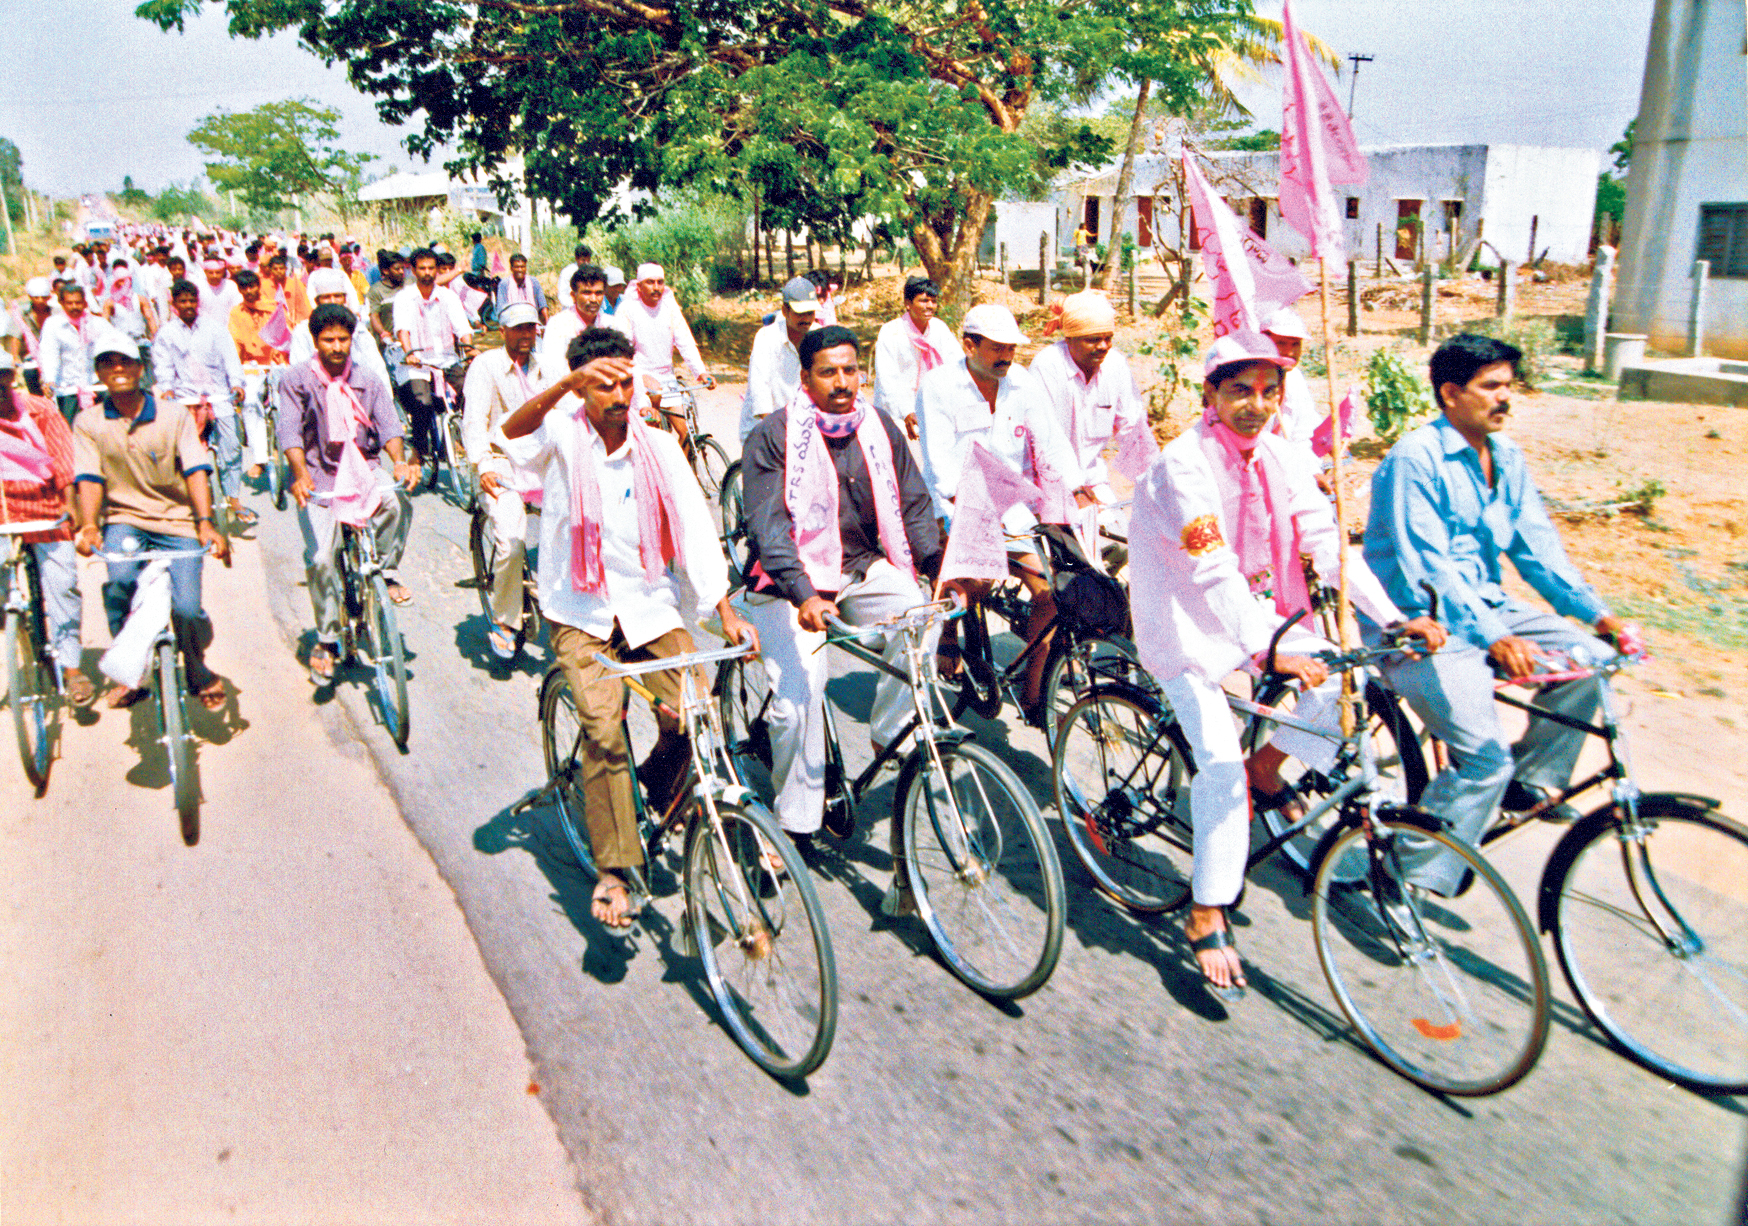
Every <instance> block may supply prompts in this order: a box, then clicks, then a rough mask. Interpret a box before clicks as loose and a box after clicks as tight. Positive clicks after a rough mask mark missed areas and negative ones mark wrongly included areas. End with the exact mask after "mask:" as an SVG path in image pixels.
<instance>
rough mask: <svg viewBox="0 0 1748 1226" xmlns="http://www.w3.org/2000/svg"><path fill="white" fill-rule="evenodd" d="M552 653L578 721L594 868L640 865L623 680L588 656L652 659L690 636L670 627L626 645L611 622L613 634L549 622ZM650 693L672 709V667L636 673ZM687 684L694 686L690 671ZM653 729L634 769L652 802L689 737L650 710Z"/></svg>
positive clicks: (671, 777)
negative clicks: (639, 766) (644, 781)
mask: <svg viewBox="0 0 1748 1226" xmlns="http://www.w3.org/2000/svg"><path fill="white" fill-rule="evenodd" d="M551 639H552V652H553V655H554V657H555V658H556V659H557V661H558V666H559V667H560V668H561V669H563V670H564V675H565V680H566V681H568V682H570V687H571V696H572V698H573V699H574V700H575V702H576V704H577V718H578V720H579V721H580V722H581V724H582V730H583V737H582V746H581V748H580V749H579V751H578V754H579V758H580V763H579V764H580V766H581V767H582V784H583V824H584V825H585V826H586V827H587V828H588V832H589V848H590V850H591V851H592V852H593V853H594V856H595V866H596V867H597V868H599V869H602V870H603V871H604V870H607V869H619V868H635V867H637V866H638V865H640V864H642V863H643V840H642V839H641V838H640V837H639V836H638V832H637V802H636V800H635V799H634V798H633V797H632V793H631V753H630V749H629V747H628V746H627V745H626V743H625V729H624V726H623V724H622V722H621V719H622V713H623V711H624V709H625V694H626V689H625V683H624V682H623V681H621V680H620V679H619V678H618V677H615V676H613V675H612V674H611V673H609V672H608V671H607V670H606V669H605V668H603V667H602V666H601V663H600V661H598V660H596V659H595V653H596V652H600V653H602V654H604V655H606V656H607V657H608V658H610V659H614V660H620V661H623V662H625V663H634V662H637V661H641V660H657V659H661V658H662V657H664V656H675V655H681V654H683V653H685V652H689V651H691V650H693V647H692V636H691V635H689V634H687V633H686V632H685V631H684V630H678V629H676V630H670V631H668V632H667V633H666V634H663V635H661V636H660V637H658V638H656V639H653V640H651V641H650V642H648V643H645V644H644V645H643V646H641V647H637V648H628V647H627V646H626V645H625V635H624V634H623V633H621V631H620V629H619V627H618V625H615V626H614V627H613V637H612V638H610V639H598V638H596V637H595V636H594V635H592V634H588V633H585V632H584V631H582V630H579V629H577V628H576V627H575V626H562V625H559V624H557V623H553V625H552V628H551ZM641 681H642V684H643V685H644V686H646V687H647V688H648V689H649V690H650V691H651V692H652V693H654V694H655V695H656V697H657V698H659V699H661V701H662V702H664V703H666V704H667V705H668V706H669V707H672V708H673V709H674V710H676V711H677V710H679V707H680V673H679V670H678V669H669V670H666V671H663V672H659V673H645V674H644V675H643V677H642V678H641ZM693 682H694V684H699V681H698V678H697V677H696V676H694V678H693ZM656 725H657V727H658V728H659V730H660V735H659V736H658V738H657V740H656V745H655V748H654V749H653V750H651V751H650V755H649V758H648V759H647V760H646V761H645V762H644V765H643V769H642V772H641V773H642V775H643V776H644V778H645V779H647V780H648V782H649V785H650V787H651V789H652V791H653V792H654V799H655V800H656V801H657V802H658V804H659V803H660V801H661V800H662V799H663V798H664V797H666V796H667V795H668V794H669V793H670V792H671V790H672V787H673V784H674V783H675V782H677V780H676V778H675V777H676V775H680V774H683V772H684V771H685V768H686V763H687V761H688V759H689V755H690V753H691V747H690V741H689V739H688V738H687V736H686V733H685V731H684V729H682V728H681V727H680V726H679V725H678V724H677V723H676V722H675V721H674V720H672V719H670V718H668V717H667V716H665V715H663V714H661V713H660V712H657V713H656Z"/></svg>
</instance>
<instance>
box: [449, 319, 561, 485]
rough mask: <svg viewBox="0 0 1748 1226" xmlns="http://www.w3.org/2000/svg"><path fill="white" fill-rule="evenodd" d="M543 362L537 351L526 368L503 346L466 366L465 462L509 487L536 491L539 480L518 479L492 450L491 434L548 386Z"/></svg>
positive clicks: (505, 461)
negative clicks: (520, 365)
mask: <svg viewBox="0 0 1748 1226" xmlns="http://www.w3.org/2000/svg"><path fill="white" fill-rule="evenodd" d="M552 383H553V380H552V378H551V376H550V375H548V374H547V368H546V364H545V362H543V361H542V360H541V357H540V354H539V353H538V352H535V353H531V354H529V355H528V367H527V369H526V370H524V369H522V368H520V367H518V366H516V365H515V364H514V363H513V362H511V361H510V355H509V354H508V353H507V352H505V351H504V350H502V349H493V350H491V351H490V352H488V353H482V354H480V356H479V357H477V358H475V359H474V360H473V365H472V366H469V367H468V368H467V382H466V383H464V384H463V385H462V389H461V400H462V409H461V445H462V446H463V447H465V448H466V449H467V462H468V463H469V464H472V465H474V466H475V467H477V468H478V469H479V470H480V473H481V475H482V476H483V475H484V474H486V473H493V474H495V475H496V476H497V477H498V478H499V479H500V480H503V481H504V482H505V483H506V484H507V485H509V486H510V487H511V488H512V489H517V490H536V489H539V488H540V483H539V482H538V481H533V480H521V481H519V480H517V474H515V473H514V472H513V471H512V470H511V466H510V463H509V461H507V460H505V459H504V457H503V456H502V455H500V454H497V453H496V452H494V451H493V449H492V446H491V437H492V435H493V434H494V433H496V432H497V430H498V427H500V426H502V425H503V424H504V419H505V418H507V417H509V416H510V414H512V413H514V412H515V411H516V410H517V409H519V408H521V407H522V406H523V405H525V404H527V403H528V402H529V401H530V400H532V399H534V397H536V396H538V395H539V394H540V393H541V392H544V391H545V390H546V389H547V388H549V387H551V386H552Z"/></svg>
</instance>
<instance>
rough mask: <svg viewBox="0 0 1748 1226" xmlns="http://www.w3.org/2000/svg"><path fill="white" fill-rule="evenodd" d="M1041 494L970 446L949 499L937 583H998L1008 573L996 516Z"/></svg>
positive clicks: (980, 449)
mask: <svg viewBox="0 0 1748 1226" xmlns="http://www.w3.org/2000/svg"><path fill="white" fill-rule="evenodd" d="M1042 496H1043V491H1042V490H1040V489H1039V488H1038V487H1037V486H1035V485H1033V484H1032V483H1031V482H1030V481H1028V480H1026V479H1025V478H1024V477H1022V476H1020V474H1019V473H1017V472H1015V471H1014V470H1013V469H1011V468H1009V467H1008V466H1007V465H1006V464H1003V463H1002V462H1001V460H1000V459H999V458H998V457H997V456H996V455H995V453H994V452H992V451H990V450H989V448H987V447H985V446H984V445H983V444H982V443H972V444H971V450H970V451H969V452H967V453H966V455H965V467H964V469H963V470H961V472H960V473H959V492H958V494H957V495H956V496H955V497H954V499H953V531H952V533H951V534H950V535H949V536H948V537H947V548H946V551H945V552H944V553H943V554H942V556H941V578H942V580H947V579H1001V578H1004V577H1006V575H1007V573H1008V552H1007V542H1006V541H1005V540H1004V539H1003V537H1002V530H1001V517H1002V512H1004V511H1006V510H1007V509H1008V508H1009V507H1011V506H1013V505H1014V504H1015V503H1016V502H1028V501H1030V500H1032V499H1034V498H1039V497H1042Z"/></svg>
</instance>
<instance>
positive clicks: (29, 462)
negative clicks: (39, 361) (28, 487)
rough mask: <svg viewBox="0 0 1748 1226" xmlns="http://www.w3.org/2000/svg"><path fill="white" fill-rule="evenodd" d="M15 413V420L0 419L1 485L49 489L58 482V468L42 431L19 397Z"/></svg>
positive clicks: (14, 403)
mask: <svg viewBox="0 0 1748 1226" xmlns="http://www.w3.org/2000/svg"><path fill="white" fill-rule="evenodd" d="M12 410H13V412H15V413H17V414H18V417H17V419H16V420H8V419H7V418H5V417H0V481H27V482H30V483H31V484H33V485H47V484H49V483H50V482H52V481H54V479H55V465H54V461H53V460H52V459H51V458H50V457H49V444H48V440H47V439H45V438H44V437H43V433H42V427H41V426H40V425H38V424H37V420H36V418H34V417H32V416H31V415H30V410H29V408H28V407H26V405H25V403H24V399H23V397H21V396H19V395H17V394H16V393H14V394H13V397H12Z"/></svg>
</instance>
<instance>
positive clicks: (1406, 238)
mask: <svg viewBox="0 0 1748 1226" xmlns="http://www.w3.org/2000/svg"><path fill="white" fill-rule="evenodd" d="M1425 203H1426V202H1425V201H1424V200H1398V201H1397V202H1396V258H1397V259H1399V260H1412V259H1415V258H1416V257H1417V256H1418V255H1419V253H1420V206H1421V205H1423V204H1425Z"/></svg>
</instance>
